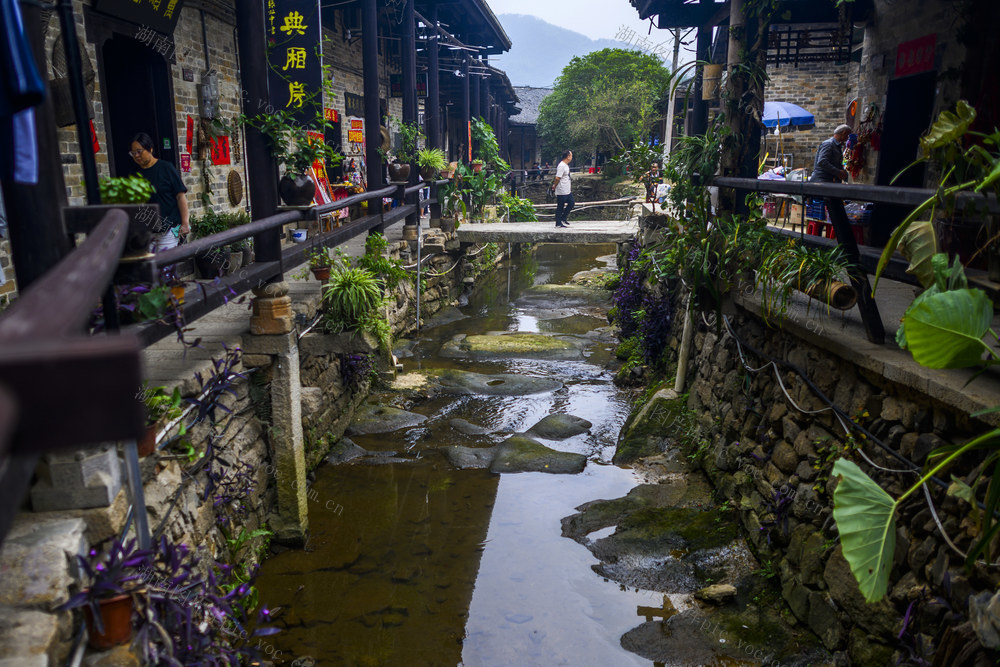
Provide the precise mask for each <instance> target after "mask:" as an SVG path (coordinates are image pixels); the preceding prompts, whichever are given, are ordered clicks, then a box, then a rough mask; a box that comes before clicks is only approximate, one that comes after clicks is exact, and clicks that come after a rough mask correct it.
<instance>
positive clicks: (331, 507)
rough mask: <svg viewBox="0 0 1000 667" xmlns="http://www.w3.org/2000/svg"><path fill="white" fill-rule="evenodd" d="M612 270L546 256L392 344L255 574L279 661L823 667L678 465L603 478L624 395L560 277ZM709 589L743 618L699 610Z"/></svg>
mask: <svg viewBox="0 0 1000 667" xmlns="http://www.w3.org/2000/svg"><path fill="white" fill-rule="evenodd" d="M613 253H614V246H584V247H575V246H564V245H542V246H539V247H538V248H536V249H535V250H534V251H533V252H532V253H531V254H525V255H522V256H520V257H517V258H515V259H514V261H511V262H507V263H505V264H503V265H502V267H501V268H500V270H498V272H497V273H496V274H495V275H494V276H493V277H492V278H491V279H489V280H487V281H485V284H483V285H480V286H478V289H477V291H476V294H475V295H474V296H473V298H472V299H471V301H470V303H468V304H467V305H466V306H464V307H463V308H461V309H456V310H454V311H452V312H445V313H442V314H440V315H439V316H438V317H436V318H435V319H434V320H433V321H429V322H428V324H429V325H435V326H429V327H427V328H425V329H424V330H423V331H422V332H421V334H420V335H419V336H418V337H417V338H416V339H415V340H414V341H413V342H411V343H408V344H407V343H404V344H403V345H401V347H400V350H399V354H400V356H402V357H404V358H403V359H402V361H403V363H404V366H405V370H404V372H403V374H401V376H400V377H399V379H398V380H397V382H396V384H395V385H394V387H393V388H392V390H390V391H387V392H384V393H381V394H377V395H373V396H372V397H371V399H370V401H369V403H370V405H369V406H368V407H366V408H365V409H363V410H360V411H359V414H358V415H357V416H356V418H355V422H354V423H353V424H352V428H351V430H350V432H349V435H348V438H347V439H345V440H342V441H341V442H340V443H338V445H337V446H336V447H335V448H334V451H333V452H332V453H331V456H330V459H329V462H328V463H326V464H324V465H323V466H321V467H320V468H319V469H318V470H317V471H316V474H315V480H314V481H313V482H312V484H311V486H310V490H309V496H310V499H311V500H312V501H313V502H311V503H310V515H309V521H310V528H311V537H310V540H309V543H308V545H307V547H306V548H305V549H303V550H293V551H286V552H283V553H280V554H278V555H275V556H273V557H271V558H270V559H269V560H268V561H266V562H265V563H264V565H263V567H262V570H261V575H260V577H259V579H258V587H259V589H260V597H261V600H262V601H264V602H266V603H267V604H268V605H269V606H270V607H272V608H276V607H280V608H281V612H280V614H279V616H280V622H279V625H281V626H282V627H283V632H281V633H280V634H278V635H275V636H273V637H268V639H269V640H271V642H272V644H273V645H274V647H276V648H277V649H280V650H281V656H282V659H281V660H280V661H278V662H282V663H283V664H290V663H292V661H293V660H296V659H299V660H300V662H299V664H311V661H309V660H307V659H306V660H303V658H305V656H310V657H311V658H312V660H314V661H315V664H318V665H350V666H354V665H358V666H364V665H467V666H473V665H504V666H506V665H601V666H603V665H609V666H610V665H615V666H617V665H651V664H655V665H755V664H797V665H807V664H817V665H818V664H827V663H828V658H829V656H828V655H826V654H825V653H824V652H823V651H822V650H821V649H818V648H817V646H818V642H817V641H816V639H815V638H814V637H812V636H811V635H808V634H807V633H804V632H802V631H796V630H795V629H793V628H790V627H789V626H788V625H787V624H786V623H785V622H784V620H783V619H782V613H781V609H782V608H783V606H784V605H783V603H781V601H780V596H779V595H778V593H777V592H776V590H774V586H773V582H772V581H771V580H769V578H770V577H773V572H771V571H770V570H769V566H768V567H762V566H761V565H760V564H758V563H757V562H756V561H755V560H754V559H753V556H752V555H751V554H750V552H749V551H748V549H747V547H746V544H745V542H744V541H743V539H742V538H741V537H740V536H739V533H738V530H737V528H736V523H735V521H736V519H735V513H734V512H732V511H725V510H726V509H727V508H719V507H716V506H715V505H714V503H713V502H712V500H711V492H710V489H709V487H708V485H707V483H706V482H705V481H704V479H703V478H702V476H701V475H700V474H698V473H692V472H690V471H689V470H688V469H687V466H686V463H687V462H686V459H685V458H684V457H683V456H682V455H681V454H679V453H675V452H672V451H670V450H668V451H667V452H666V453H665V454H664V455H662V456H660V457H657V458H656V459H654V460H651V461H647V462H646V463H645V464H644V465H642V466H639V467H638V468H637V469H634V470H633V469H631V468H625V467H618V466H614V465H611V463H610V461H611V458H612V456H613V454H614V450H615V443H616V440H617V437H618V432H619V431H620V429H621V427H622V425H623V423H624V421H625V418H626V417H627V416H628V413H629V410H630V403H629V401H630V400H631V399H632V395H631V394H629V393H627V392H624V391H622V390H620V389H618V388H617V387H615V385H614V384H613V383H612V381H611V380H612V377H613V375H612V372H611V371H610V370H608V366H609V364H611V363H612V361H613V357H614V355H613V350H614V346H615V341H614V340H613V338H612V335H611V331H610V330H609V329H608V328H607V320H606V313H607V309H608V307H609V303H608V300H607V296H608V295H607V293H606V292H602V291H600V290H597V289H594V288H589V287H583V286H580V285H579V284H574V281H573V277H574V275H577V274H580V273H581V272H593V271H595V270H609V269H612V268H613V263H614V257H613ZM553 415H555V416H556V417H552V416H553ZM570 416H574V417H576V419H574V418H571V417H570ZM518 434H523V435H518ZM520 470H528V471H531V472H517V471H520ZM556 473H561V474H556ZM710 584H731V585H733V586H734V587H735V588H736V595H735V598H733V599H731V600H728V601H727V602H726V603H724V604H723V605H722V606H715V605H707V604H704V603H702V602H699V601H697V600H696V599H695V598H694V596H693V594H694V593H695V592H696V591H698V590H700V589H703V588H705V587H706V586H709V585H710Z"/></svg>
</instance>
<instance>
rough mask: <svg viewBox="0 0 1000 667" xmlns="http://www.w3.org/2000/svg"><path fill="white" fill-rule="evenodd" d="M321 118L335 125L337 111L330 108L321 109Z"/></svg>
mask: <svg viewBox="0 0 1000 667" xmlns="http://www.w3.org/2000/svg"><path fill="white" fill-rule="evenodd" d="M323 118H325V119H327V120H328V121H330V122H331V123H336V122H337V120H338V117H337V110H336V109H330V108H326V109H323Z"/></svg>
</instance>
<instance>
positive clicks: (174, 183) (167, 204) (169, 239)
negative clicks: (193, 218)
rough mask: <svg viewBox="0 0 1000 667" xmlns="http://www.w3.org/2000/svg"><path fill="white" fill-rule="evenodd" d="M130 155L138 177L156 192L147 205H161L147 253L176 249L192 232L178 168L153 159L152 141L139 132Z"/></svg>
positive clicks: (184, 191) (184, 188) (183, 187)
mask: <svg viewBox="0 0 1000 667" xmlns="http://www.w3.org/2000/svg"><path fill="white" fill-rule="evenodd" d="M129 155H131V156H132V159H133V160H135V163H136V164H137V165H139V174H140V175H141V176H142V177H143V178H145V179H146V180H147V181H149V182H150V183H152V184H153V188H154V189H155V191H154V192H153V194H152V196H151V197H150V198H149V203H150V204H159V205H160V218H159V219H158V220H156V221H155V225H154V227H153V243H152V245H151V246H150V248H149V250H150V252H161V251H163V250H169V249H170V248H173V247H175V246H176V245H177V244H178V242H179V238H180V237H183V236H187V234H188V233H189V232H190V231H191V227H190V225H189V217H188V205H187V198H186V197H185V196H184V193H186V192H187V188H186V187H185V186H184V182H183V181H182V180H181V175H180V174H178V173H177V169H175V168H174V165H172V164H170V163H169V162H164V161H162V160H157V159H156V158H155V157H153V139H152V138H151V137H150V136H149V135H148V134H146V133H145V132H140V133H139V134H137V135H135V138H134V139H132V150H130V151H129Z"/></svg>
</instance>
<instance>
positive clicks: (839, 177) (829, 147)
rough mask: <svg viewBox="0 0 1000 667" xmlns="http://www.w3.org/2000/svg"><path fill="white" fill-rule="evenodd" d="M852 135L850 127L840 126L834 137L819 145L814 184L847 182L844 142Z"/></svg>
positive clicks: (813, 175)
mask: <svg viewBox="0 0 1000 667" xmlns="http://www.w3.org/2000/svg"><path fill="white" fill-rule="evenodd" d="M850 133H851V128H850V126H849V125H838V126H837V129H836V130H834V132H833V136H832V137H830V138H829V139H827V140H826V141H824V142H823V143H821V144H820V145H819V149H818V150H817V151H816V162H815V163H814V164H813V171H812V176H811V177H809V180H810V181H812V182H813V183H842V182H844V181H846V180H847V171H846V170H845V169H844V142H845V141H847V136H848V135H849V134H850Z"/></svg>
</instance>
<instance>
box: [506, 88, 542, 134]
mask: <svg viewBox="0 0 1000 667" xmlns="http://www.w3.org/2000/svg"><path fill="white" fill-rule="evenodd" d="M514 92H515V93H517V97H518V99H519V100H520V102H519V103H518V105H517V106H518V107H520V109H521V113H519V114H518V115H516V116H511V117H510V123H511V125H534V124H536V123H537V122H538V107H539V106H540V105H541V103H542V100H544V99H545V98H546V97H548V96H549V95H551V94H552V89H551V88H532V87H531V86H514Z"/></svg>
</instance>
